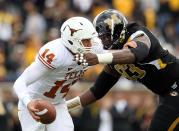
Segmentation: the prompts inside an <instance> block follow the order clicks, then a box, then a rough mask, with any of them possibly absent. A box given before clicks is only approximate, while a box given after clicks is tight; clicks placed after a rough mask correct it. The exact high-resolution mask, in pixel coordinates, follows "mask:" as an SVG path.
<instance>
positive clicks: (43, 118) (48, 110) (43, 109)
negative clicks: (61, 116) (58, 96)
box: [35, 100, 56, 124]
mask: <svg viewBox="0 0 179 131" xmlns="http://www.w3.org/2000/svg"><path fill="white" fill-rule="evenodd" d="M35 108H37V109H39V110H40V111H39V112H35V114H37V115H38V116H40V122H41V123H43V124H50V123H52V122H53V121H54V120H55V119H56V109H55V107H54V105H53V104H52V103H51V102H49V101H47V100H38V101H37V104H36V106H35Z"/></svg>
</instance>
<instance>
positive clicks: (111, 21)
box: [104, 14, 121, 29]
mask: <svg viewBox="0 0 179 131" xmlns="http://www.w3.org/2000/svg"><path fill="white" fill-rule="evenodd" d="M104 22H105V23H107V24H108V25H109V28H110V29H112V26H113V25H114V24H119V23H120V22H121V20H120V19H119V18H118V17H117V15H116V14H113V15H111V19H110V18H107V19H105V20H104Z"/></svg>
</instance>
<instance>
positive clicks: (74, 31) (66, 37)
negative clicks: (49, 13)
mask: <svg viewBox="0 0 179 131" xmlns="http://www.w3.org/2000/svg"><path fill="white" fill-rule="evenodd" d="M60 31H61V38H62V40H63V44H64V45H65V46H66V47H67V48H68V49H69V50H70V51H72V52H73V53H85V52H91V51H92V49H93V48H92V46H93V45H92V46H84V45H83V42H82V40H84V39H90V40H91V39H93V38H94V37H97V36H98V34H97V32H96V30H95V28H94V26H93V24H92V23H91V22H90V21H89V20H88V19H86V18H84V17H72V18H70V19H68V20H67V21H65V22H64V23H63V25H62V27H61V29H60Z"/></svg>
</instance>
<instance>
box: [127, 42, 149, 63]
mask: <svg viewBox="0 0 179 131" xmlns="http://www.w3.org/2000/svg"><path fill="white" fill-rule="evenodd" d="M136 44H137V47H136V48H129V49H130V50H131V52H132V53H134V55H135V61H136V62H140V61H142V60H144V59H145V58H146V57H147V55H148V54H149V48H148V46H147V45H146V44H144V43H143V42H140V41H136Z"/></svg>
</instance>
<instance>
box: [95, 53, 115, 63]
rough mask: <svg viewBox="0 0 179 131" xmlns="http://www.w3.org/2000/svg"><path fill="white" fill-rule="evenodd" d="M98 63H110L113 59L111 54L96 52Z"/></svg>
mask: <svg viewBox="0 0 179 131" xmlns="http://www.w3.org/2000/svg"><path fill="white" fill-rule="evenodd" d="M97 57H98V61H99V64H111V63H112V61H113V54H112V53H106V54H97Z"/></svg>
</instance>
